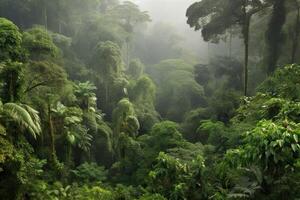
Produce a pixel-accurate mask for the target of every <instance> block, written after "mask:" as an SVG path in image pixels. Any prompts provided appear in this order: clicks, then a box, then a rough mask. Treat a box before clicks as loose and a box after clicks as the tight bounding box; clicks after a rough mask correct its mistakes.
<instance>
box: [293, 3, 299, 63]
mask: <svg viewBox="0 0 300 200" xmlns="http://www.w3.org/2000/svg"><path fill="white" fill-rule="evenodd" d="M295 2H296V3H297V1H295ZM297 4H298V3H297ZM299 33H300V6H299V5H297V17H296V22H295V33H294V38H293V47H292V59H291V63H294V62H295V59H296V53H297V50H298V43H299Z"/></svg>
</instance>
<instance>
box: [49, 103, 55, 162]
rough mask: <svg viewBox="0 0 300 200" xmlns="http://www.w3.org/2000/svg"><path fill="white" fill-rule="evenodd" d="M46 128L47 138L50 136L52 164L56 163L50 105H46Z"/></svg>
mask: <svg viewBox="0 0 300 200" xmlns="http://www.w3.org/2000/svg"><path fill="white" fill-rule="evenodd" d="M48 126H49V127H48V128H49V130H48V131H49V136H50V153H51V157H50V158H51V161H52V162H53V163H55V162H56V152H55V139H54V127H53V121H52V114H51V105H50V103H49V104H48Z"/></svg>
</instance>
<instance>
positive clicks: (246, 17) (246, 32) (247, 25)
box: [242, 1, 251, 96]
mask: <svg viewBox="0 0 300 200" xmlns="http://www.w3.org/2000/svg"><path fill="white" fill-rule="evenodd" d="M247 5H248V2H247V1H245V2H244V6H243V13H244V23H243V28H242V32H243V33H242V35H243V38H244V47H245V55H244V56H245V58H244V95H245V96H247V94H248V59H249V39H250V21H251V15H249V14H248V13H247V10H246V7H247Z"/></svg>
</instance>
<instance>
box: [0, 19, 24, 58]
mask: <svg viewBox="0 0 300 200" xmlns="http://www.w3.org/2000/svg"><path fill="white" fill-rule="evenodd" d="M21 42H22V35H21V33H20V32H19V28H18V27H17V26H16V25H15V24H14V23H12V22H11V21H9V20H7V19H4V18H0V61H1V60H5V59H13V60H14V59H16V57H17V56H18V54H19V52H20V48H21Z"/></svg>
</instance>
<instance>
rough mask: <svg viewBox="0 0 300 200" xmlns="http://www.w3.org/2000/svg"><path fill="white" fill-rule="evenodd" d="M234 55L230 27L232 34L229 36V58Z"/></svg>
mask: <svg viewBox="0 0 300 200" xmlns="http://www.w3.org/2000/svg"><path fill="white" fill-rule="evenodd" d="M231 57H232V29H230V36H229V58H230V59H231Z"/></svg>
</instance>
